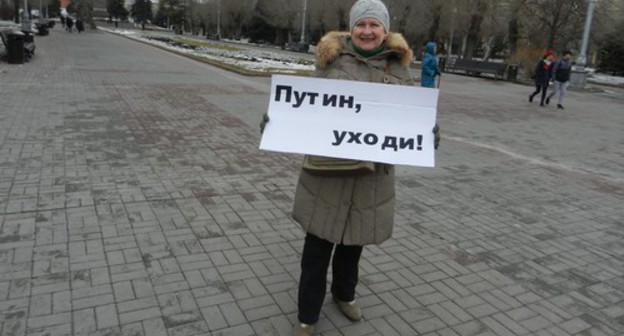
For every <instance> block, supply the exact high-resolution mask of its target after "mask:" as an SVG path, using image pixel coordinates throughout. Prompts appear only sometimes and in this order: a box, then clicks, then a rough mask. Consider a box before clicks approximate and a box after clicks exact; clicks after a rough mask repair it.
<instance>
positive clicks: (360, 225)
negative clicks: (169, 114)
mask: <svg viewBox="0 0 624 336" xmlns="http://www.w3.org/2000/svg"><path fill="white" fill-rule="evenodd" d="M349 24H350V27H351V31H350V32H332V33H329V34H327V35H326V36H325V37H323V38H322V39H321V41H320V42H319V44H318V46H317V49H316V76H317V77H322V78H331V79H342V80H353V81H364V82H373V83H386V84H394V85H414V80H413V79H412V76H411V75H410V72H409V64H410V62H411V61H412V51H411V49H410V48H409V47H408V45H407V43H406V41H405V39H404V38H403V37H402V36H401V35H400V34H397V33H392V32H390V31H389V28H390V17H389V15H388V9H387V8H386V6H385V5H384V4H383V3H382V2H381V1H379V0H359V1H357V2H356V3H355V4H354V5H353V7H352V8H351V11H350V17H349ZM267 122H268V117H266V116H265V117H264V119H263V122H262V124H261V129H264V125H265V124H266V123H267ZM434 133H436V146H435V147H437V142H438V141H439V136H438V133H437V127H436V129H435V130H434ZM394 198H395V192H394V166H392V165H388V164H382V163H373V162H363V161H354V160H346V159H332V158H325V157H318V156H310V155H308V156H306V157H305V160H304V164H303V169H302V171H301V175H300V177H299V182H298V184H297V191H296V194H295V204H294V210H293V218H294V219H295V220H296V221H297V222H298V223H299V224H300V225H301V227H302V228H303V230H304V231H305V232H306V233H307V235H306V238H305V243H304V247H303V254H302V257H301V279H300V282H299V293H298V301H299V302H298V307H299V314H298V320H299V321H298V322H297V323H296V324H295V327H294V334H295V335H296V336H307V335H313V334H314V325H315V324H316V322H317V321H318V320H319V315H320V312H321V307H322V305H323V301H324V298H325V292H326V278H327V269H328V267H329V263H330V261H331V262H332V273H333V281H332V285H331V293H332V296H333V299H334V302H335V303H336V304H337V306H338V308H339V309H340V311H341V312H342V313H343V314H344V315H345V316H346V317H347V318H348V319H350V320H353V321H358V320H360V319H361V318H362V313H361V311H360V307H359V306H358V304H357V301H356V298H355V287H356V285H357V283H358V264H359V260H360V255H361V253H362V247H363V246H364V245H368V244H381V243H383V242H384V241H386V240H387V239H389V238H390V237H391V235H392V228H393V224H394ZM332 251H334V256H333V260H332V259H331V256H332Z"/></svg>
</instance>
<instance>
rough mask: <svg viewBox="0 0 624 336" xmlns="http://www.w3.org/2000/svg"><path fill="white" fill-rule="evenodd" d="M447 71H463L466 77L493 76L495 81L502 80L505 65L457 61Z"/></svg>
mask: <svg viewBox="0 0 624 336" xmlns="http://www.w3.org/2000/svg"><path fill="white" fill-rule="evenodd" d="M448 68H449V70H451V71H453V72H455V71H464V72H466V74H468V75H475V76H479V75H480V74H482V73H489V74H493V75H494V78H496V79H499V78H500V79H503V76H504V75H505V70H506V69H507V63H495V62H483V61H475V60H467V59H457V60H455V62H454V63H453V64H451V65H449V66H448Z"/></svg>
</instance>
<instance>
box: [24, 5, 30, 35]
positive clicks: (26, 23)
mask: <svg viewBox="0 0 624 336" xmlns="http://www.w3.org/2000/svg"><path fill="white" fill-rule="evenodd" d="M22 30H23V31H28V32H29V31H30V20H29V19H28V0H24V10H23V11H22Z"/></svg>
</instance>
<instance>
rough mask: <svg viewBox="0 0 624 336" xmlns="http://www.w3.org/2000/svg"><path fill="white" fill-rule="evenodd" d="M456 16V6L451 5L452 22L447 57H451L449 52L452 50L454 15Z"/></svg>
mask: <svg viewBox="0 0 624 336" xmlns="http://www.w3.org/2000/svg"><path fill="white" fill-rule="evenodd" d="M456 16H457V7H453V22H452V26H451V39H450V42H449V47H448V54H447V57H446V58H447V59H450V58H451V53H452V51H453V37H454V36H455V17H456Z"/></svg>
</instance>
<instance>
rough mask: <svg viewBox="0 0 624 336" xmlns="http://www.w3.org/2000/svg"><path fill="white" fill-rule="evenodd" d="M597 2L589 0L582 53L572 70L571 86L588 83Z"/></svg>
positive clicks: (582, 85) (581, 85)
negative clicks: (592, 26) (588, 52)
mask: <svg viewBox="0 0 624 336" xmlns="http://www.w3.org/2000/svg"><path fill="white" fill-rule="evenodd" d="M595 7H596V0H589V3H588V4H587V15H586V16H585V29H584V30H583V40H582V41H581V51H580V53H579V55H578V57H577V58H576V65H575V67H574V69H572V74H571V77H570V84H571V85H573V86H579V87H584V86H585V83H586V81H587V70H586V69H585V66H586V65H587V46H588V44H589V32H590V31H591V23H592V18H593V16H594V8H595Z"/></svg>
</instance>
